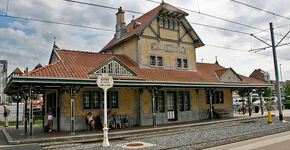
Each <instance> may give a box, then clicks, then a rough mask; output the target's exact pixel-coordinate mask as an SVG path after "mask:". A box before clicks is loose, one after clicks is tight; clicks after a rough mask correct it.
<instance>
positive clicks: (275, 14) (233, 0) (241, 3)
mask: <svg viewBox="0 0 290 150" xmlns="http://www.w3.org/2000/svg"><path fill="white" fill-rule="evenodd" d="M229 1H232V2H235V3H238V4H240V5H244V6H247V7H250V8H253V9H256V10H259V11H263V12H266V13H269V14H271V15H274V16H278V17H281V18H284V19H287V20H290V18H288V17H285V16H282V15H279V14H277V13H274V12H271V11H268V10H265V9H261V8H258V7H255V6H252V5H249V4H246V3H243V2H240V1H236V0H229Z"/></svg>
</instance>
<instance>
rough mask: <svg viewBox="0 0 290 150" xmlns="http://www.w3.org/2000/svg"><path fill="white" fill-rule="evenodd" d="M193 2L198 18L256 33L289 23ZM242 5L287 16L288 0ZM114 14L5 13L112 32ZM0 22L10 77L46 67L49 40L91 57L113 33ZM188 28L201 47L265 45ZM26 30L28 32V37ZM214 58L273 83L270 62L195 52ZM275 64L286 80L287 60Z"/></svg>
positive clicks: (53, 0)
mask: <svg viewBox="0 0 290 150" xmlns="http://www.w3.org/2000/svg"><path fill="white" fill-rule="evenodd" d="M79 1H83V2H89V3H95V4H100V5H106V6H112V7H115V8H118V7H119V6H122V7H123V9H128V10H134V11H139V12H147V11H149V10H151V9H153V8H154V7H156V6H157V5H158V4H155V3H151V2H148V1H145V0H141V1H135V0H124V1H116V0H107V1H96V0H79ZM165 2H167V3H170V4H172V5H174V6H178V7H183V8H187V9H192V10H196V11H198V6H197V1H196V0H184V1H174V0H166V1H165ZM198 2H199V8H200V11H201V12H203V13H208V14H211V15H216V16H219V17H222V18H227V19H229V20H234V21H237V22H241V23H243V24H248V25H251V26H253V27H257V28H260V29H267V28H269V22H273V24H274V26H275V27H277V25H279V26H281V25H285V24H290V21H289V20H286V19H283V18H280V17H277V16H276V17H274V16H273V15H270V14H267V13H264V12H261V11H257V10H254V9H251V8H247V7H245V6H242V5H239V4H237V3H233V2H230V1H220V0H202V1H198ZM242 2H245V3H249V4H250V5H253V6H256V7H260V8H262V9H266V10H270V11H273V12H275V13H277V14H281V15H283V16H289V15H290V11H289V9H288V6H289V5H290V1H289V2H288V1H285V0H278V1H272V0H264V1H251V0H244V1H242ZM1 3H2V2H0V10H1V11H3V12H5V9H6V7H5V6H4V5H6V3H5V4H4V3H2V4H1ZM1 5H2V6H1ZM115 13H116V10H111V9H106V8H99V7H93V6H85V5H80V4H74V3H69V2H65V1H62V0H49V1H48V0H13V1H10V5H9V12H8V14H10V15H15V16H21V17H29V18H37V19H43V20H52V21H59V22H65V23H72V24H79V25H85V26H92V27H100V28H107V29H113V30H114V29H115ZM188 13H189V16H187V19H188V20H189V21H190V22H198V23H202V24H209V25H214V26H219V27H224V28H229V29H232V30H238V31H244V32H249V33H255V32H257V31H258V30H255V29H250V28H247V27H242V26H239V25H235V24H232V23H229V22H224V21H220V20H217V19H213V18H210V17H206V16H203V15H200V14H197V13H191V12H188ZM132 15H134V16H135V18H137V17H139V16H140V14H133V13H128V12H126V13H125V17H126V22H127V23H129V22H130V20H131V18H132ZM275 18H276V19H275ZM2 20H4V19H3V18H0V59H8V63H9V71H10V72H11V71H12V70H13V69H14V68H16V67H21V69H24V68H25V67H26V66H28V67H29V68H30V69H32V68H33V67H34V66H35V65H36V64H38V63H41V64H42V65H45V64H47V63H48V59H49V56H50V53H51V49H52V43H53V37H54V36H56V38H57V39H56V42H57V45H58V46H60V47H61V48H64V49H78V50H85V51H96V52H97V51H99V50H100V49H101V48H102V47H103V46H105V44H106V43H107V42H109V40H110V39H111V38H112V37H113V35H114V33H113V32H107V31H99V30H92V29H84V28H78V27H70V26H63V25H55V24H47V23H41V22H33V21H28V22H25V23H23V21H13V22H12V21H10V22H2V23H1V21H2ZM1 24H8V27H3V26H2V25H1ZM192 26H193V28H194V29H195V31H196V32H197V34H198V35H199V36H200V38H201V39H202V40H203V42H204V43H205V44H215V45H219V46H226V47H232V48H235V49H241V50H245V51H247V50H250V49H252V48H257V47H263V46H266V45H264V44H263V43H261V42H259V41H258V40H256V39H254V38H251V37H250V36H249V35H242V34H237V33H231V32H227V31H223V30H218V29H211V28H207V27H201V26H198V25H192ZM289 28H290V26H286V27H283V28H279V29H275V32H276V33H281V34H285V33H286V32H287V31H288V30H289ZM27 30H33V31H31V32H28V31H27ZM257 35H258V36H263V37H266V38H268V39H270V34H269V31H266V32H261V33H259V34H257ZM275 36H276V41H279V39H280V38H281V37H279V36H277V35H275ZM288 37H290V36H288ZM286 41H288V42H290V40H289V38H286V39H285V42H286ZM288 47H289V46H284V47H279V48H277V54H278V56H279V57H283V58H290V53H289V52H288V50H287V49H288ZM262 53H264V54H267V55H272V54H271V49H267V50H266V51H264V52H262ZM215 56H218V60H219V62H220V64H221V65H223V66H225V67H232V68H233V69H234V70H235V71H237V72H238V73H241V74H244V75H249V74H250V73H251V72H252V71H253V70H254V69H256V68H261V69H263V70H265V71H269V72H270V73H271V78H272V79H274V69H273V58H272V57H268V56H263V55H256V54H252V53H245V52H239V51H233V50H227V49H221V48H213V47H208V46H204V47H202V48H198V49H197V60H198V61H200V60H201V59H204V62H214V61H215ZM279 63H281V64H282V71H283V79H284V80H285V79H290V74H289V73H290V60H282V59H279Z"/></svg>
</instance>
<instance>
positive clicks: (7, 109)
mask: <svg viewBox="0 0 290 150" xmlns="http://www.w3.org/2000/svg"><path fill="white" fill-rule="evenodd" d="M3 107H4V114H3V115H4V118H5V127H8V125H9V121H8V116H9V115H10V109H9V108H8V107H7V106H6V105H4V106H3Z"/></svg>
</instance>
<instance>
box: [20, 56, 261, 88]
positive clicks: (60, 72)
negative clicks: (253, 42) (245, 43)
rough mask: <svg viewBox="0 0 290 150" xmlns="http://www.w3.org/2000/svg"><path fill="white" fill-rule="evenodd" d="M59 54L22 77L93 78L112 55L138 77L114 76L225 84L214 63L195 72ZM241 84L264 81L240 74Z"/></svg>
mask: <svg viewBox="0 0 290 150" xmlns="http://www.w3.org/2000/svg"><path fill="white" fill-rule="evenodd" d="M56 53H58V55H59V56H60V59H61V60H59V61H57V62H54V63H51V64H49V65H47V66H44V67H42V68H39V69H37V70H33V71H31V72H29V73H27V74H25V76H30V77H50V78H81V79H89V78H95V77H96V76H94V75H89V74H88V73H89V72H90V71H92V70H93V69H95V68H96V67H98V66H99V65H101V64H102V63H103V62H104V61H106V60H108V59H110V58H111V57H117V58H118V59H119V60H120V61H122V62H123V63H124V64H125V65H126V66H127V67H129V68H130V69H131V70H132V71H134V72H135V73H136V74H137V76H133V77H132V76H131V77H130V76H115V77H114V79H119V80H124V79H127V80H128V79H130V80H137V79H138V80H145V81H171V82H192V83H195V82H196V83H198V82H207V83H224V82H223V81H220V80H219V79H218V78H217V77H216V74H215V72H216V71H217V70H226V69H228V68H223V67H222V66H219V65H217V64H209V63H197V72H193V71H181V70H164V69H148V68H139V67H138V66H137V65H135V64H134V63H132V62H131V61H130V60H129V59H127V58H126V57H125V56H122V55H114V54H100V53H93V52H81V51H73V50H56ZM240 77H241V78H242V79H243V81H242V83H255V84H263V83H264V82H262V81H259V80H256V79H253V78H249V77H245V76H240Z"/></svg>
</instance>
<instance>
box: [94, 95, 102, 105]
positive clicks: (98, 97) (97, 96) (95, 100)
mask: <svg viewBox="0 0 290 150" xmlns="http://www.w3.org/2000/svg"><path fill="white" fill-rule="evenodd" d="M100 101H101V97H100V92H94V93H93V107H94V108H100V105H101V102H100Z"/></svg>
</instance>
